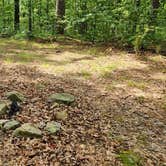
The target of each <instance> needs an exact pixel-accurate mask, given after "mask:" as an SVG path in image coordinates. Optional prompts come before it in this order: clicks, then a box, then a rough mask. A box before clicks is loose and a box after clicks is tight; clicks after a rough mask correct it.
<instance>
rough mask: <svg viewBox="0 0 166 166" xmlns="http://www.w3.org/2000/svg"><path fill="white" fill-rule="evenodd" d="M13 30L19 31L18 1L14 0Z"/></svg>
mask: <svg viewBox="0 0 166 166" xmlns="http://www.w3.org/2000/svg"><path fill="white" fill-rule="evenodd" d="M14 30H15V32H17V31H19V30H20V0H14Z"/></svg>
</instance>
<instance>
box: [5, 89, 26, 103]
mask: <svg viewBox="0 0 166 166" xmlns="http://www.w3.org/2000/svg"><path fill="white" fill-rule="evenodd" d="M6 96H7V99H9V100H10V101H16V102H23V101H24V96H23V95H22V94H21V93H19V92H17V91H12V92H8V93H7V94H6Z"/></svg>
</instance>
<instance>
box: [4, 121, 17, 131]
mask: <svg viewBox="0 0 166 166" xmlns="http://www.w3.org/2000/svg"><path fill="white" fill-rule="evenodd" d="M18 127H20V122H18V121H16V120H11V121H7V122H6V123H5V124H4V126H3V129H4V130H15V129H16V128H18Z"/></svg>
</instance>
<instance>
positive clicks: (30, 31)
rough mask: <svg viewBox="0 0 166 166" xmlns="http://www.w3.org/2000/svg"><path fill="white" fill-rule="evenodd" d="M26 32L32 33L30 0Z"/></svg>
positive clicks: (30, 0)
mask: <svg viewBox="0 0 166 166" xmlns="http://www.w3.org/2000/svg"><path fill="white" fill-rule="evenodd" d="M28 31H29V32H28V33H29V35H31V34H32V0H29V1H28Z"/></svg>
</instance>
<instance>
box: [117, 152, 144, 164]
mask: <svg viewBox="0 0 166 166" xmlns="http://www.w3.org/2000/svg"><path fill="white" fill-rule="evenodd" d="M118 158H119V159H120V160H121V162H122V163H123V165H124V166H141V165H142V160H141V157H140V156H139V155H138V154H136V153H134V152H132V151H124V152H121V153H120V154H119V156H118Z"/></svg>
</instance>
